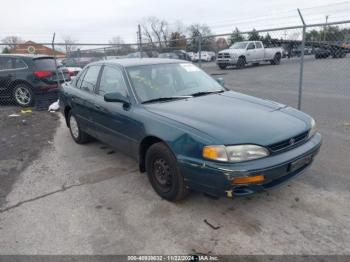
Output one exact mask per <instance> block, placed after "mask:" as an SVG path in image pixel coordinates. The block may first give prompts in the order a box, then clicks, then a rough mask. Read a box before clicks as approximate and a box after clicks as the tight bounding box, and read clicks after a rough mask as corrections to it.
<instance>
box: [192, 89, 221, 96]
mask: <svg viewBox="0 0 350 262" xmlns="http://www.w3.org/2000/svg"><path fill="white" fill-rule="evenodd" d="M222 92H225V90H218V91H202V92H197V93H194V94H191V96H204V95H209V94H218V93H222Z"/></svg>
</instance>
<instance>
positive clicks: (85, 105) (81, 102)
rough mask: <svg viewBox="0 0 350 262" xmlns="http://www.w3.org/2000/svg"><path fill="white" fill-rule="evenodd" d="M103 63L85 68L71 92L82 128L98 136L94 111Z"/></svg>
mask: <svg viewBox="0 0 350 262" xmlns="http://www.w3.org/2000/svg"><path fill="white" fill-rule="evenodd" d="M100 70H101V65H91V66H89V67H87V68H85V69H84V71H83V72H82V73H81V74H80V76H79V78H78V79H77V81H75V86H74V87H75V88H73V89H72V92H71V103H72V110H73V113H74V114H75V116H76V117H77V119H78V122H79V124H80V125H81V128H82V129H83V130H84V131H86V132H87V133H88V134H90V135H92V136H96V126H95V125H94V122H93V119H92V113H93V109H94V106H95V100H96V93H95V90H96V86H97V83H98V79H99V75H100Z"/></svg>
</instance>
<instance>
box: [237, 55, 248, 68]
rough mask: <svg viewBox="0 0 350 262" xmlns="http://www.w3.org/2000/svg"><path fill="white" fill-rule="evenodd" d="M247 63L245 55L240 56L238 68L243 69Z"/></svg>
mask: <svg viewBox="0 0 350 262" xmlns="http://www.w3.org/2000/svg"><path fill="white" fill-rule="evenodd" d="M245 64H246V60H245V57H243V56H241V57H240V58H238V61H237V64H236V67H237V68H238V69H242V68H244V67H245Z"/></svg>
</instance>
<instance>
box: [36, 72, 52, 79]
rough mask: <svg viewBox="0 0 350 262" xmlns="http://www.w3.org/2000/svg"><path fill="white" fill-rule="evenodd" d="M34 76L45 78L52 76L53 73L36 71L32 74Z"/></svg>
mask: <svg viewBox="0 0 350 262" xmlns="http://www.w3.org/2000/svg"><path fill="white" fill-rule="evenodd" d="M34 75H35V76H36V77H38V78H45V77H50V76H53V72H52V71H36V72H34Z"/></svg>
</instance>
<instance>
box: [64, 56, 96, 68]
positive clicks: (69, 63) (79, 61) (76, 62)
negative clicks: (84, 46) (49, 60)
mask: <svg viewBox="0 0 350 262" xmlns="http://www.w3.org/2000/svg"><path fill="white" fill-rule="evenodd" d="M98 60H99V59H98V58H95V57H79V58H77V57H76V58H65V59H62V60H61V63H62V64H63V65H64V66H65V67H67V68H68V67H70V68H77V67H79V68H84V67H85V66H86V65H87V64H89V63H92V62H95V61H98Z"/></svg>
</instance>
